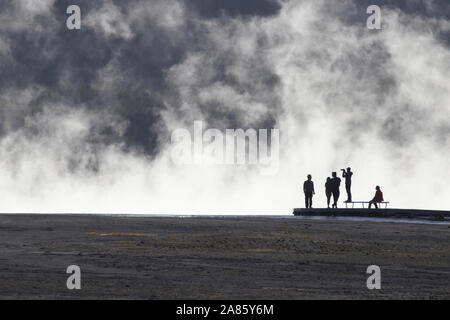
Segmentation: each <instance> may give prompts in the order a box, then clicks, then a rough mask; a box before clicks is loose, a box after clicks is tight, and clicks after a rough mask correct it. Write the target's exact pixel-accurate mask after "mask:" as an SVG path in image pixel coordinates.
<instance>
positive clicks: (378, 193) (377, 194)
mask: <svg viewBox="0 0 450 320" xmlns="http://www.w3.org/2000/svg"><path fill="white" fill-rule="evenodd" d="M375 190H377V191H376V192H375V197H373V199H372V200H370V201H369V209H370V208H371V207H372V204H374V205H375V209H378V205H377V202H383V201H384V199H383V192H381V189H380V187H379V186H376V187H375Z"/></svg>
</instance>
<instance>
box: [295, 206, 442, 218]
mask: <svg viewBox="0 0 450 320" xmlns="http://www.w3.org/2000/svg"><path fill="white" fill-rule="evenodd" d="M293 214H294V215H295V216H325V217H373V218H377V217H379V218H411V219H421V218H426V219H430V218H431V219H435V220H447V219H450V211H438V210H415V209H384V208H380V209H367V208H366V209H362V208H354V209H345V208H343V209H340V208H338V209H327V208H318V209H316V208H313V209H304V208H295V209H294V212H293Z"/></svg>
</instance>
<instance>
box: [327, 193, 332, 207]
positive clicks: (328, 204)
mask: <svg viewBox="0 0 450 320" xmlns="http://www.w3.org/2000/svg"><path fill="white" fill-rule="evenodd" d="M330 199H331V193H327V207H328V208H329V207H330Z"/></svg>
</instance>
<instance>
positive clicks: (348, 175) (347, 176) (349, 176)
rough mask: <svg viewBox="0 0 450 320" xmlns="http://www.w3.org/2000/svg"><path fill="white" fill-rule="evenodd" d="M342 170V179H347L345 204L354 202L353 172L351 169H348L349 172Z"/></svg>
mask: <svg viewBox="0 0 450 320" xmlns="http://www.w3.org/2000/svg"><path fill="white" fill-rule="evenodd" d="M341 170H342V177H343V178H345V191H347V201H345V202H352V191H351V188H352V175H353V172H352V170H351V168H350V167H349V168H347V171H345V169H341Z"/></svg>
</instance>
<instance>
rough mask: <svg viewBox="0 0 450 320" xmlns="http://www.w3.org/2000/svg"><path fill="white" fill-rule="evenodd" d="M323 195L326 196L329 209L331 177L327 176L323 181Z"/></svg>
mask: <svg viewBox="0 0 450 320" xmlns="http://www.w3.org/2000/svg"><path fill="white" fill-rule="evenodd" d="M325 195H326V196H327V206H328V209H330V199H331V178H330V177H328V178H327V182H325Z"/></svg>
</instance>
